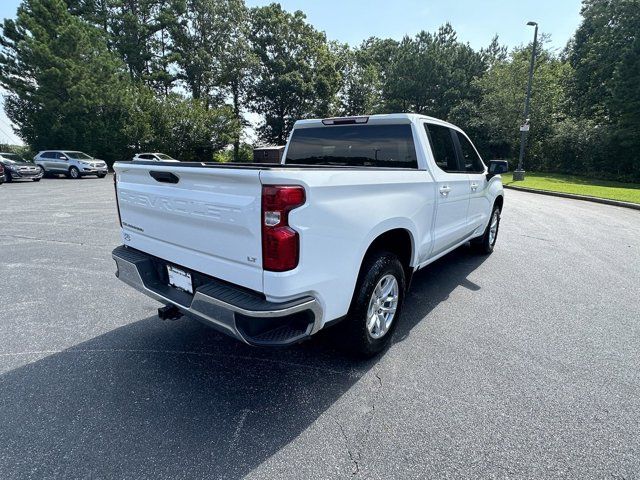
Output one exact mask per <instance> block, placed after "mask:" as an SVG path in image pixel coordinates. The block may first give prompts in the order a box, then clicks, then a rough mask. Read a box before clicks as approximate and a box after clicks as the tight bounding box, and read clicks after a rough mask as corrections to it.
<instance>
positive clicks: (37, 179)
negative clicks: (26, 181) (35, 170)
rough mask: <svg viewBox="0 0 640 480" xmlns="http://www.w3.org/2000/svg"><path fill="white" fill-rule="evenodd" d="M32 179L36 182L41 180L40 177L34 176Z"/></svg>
mask: <svg viewBox="0 0 640 480" xmlns="http://www.w3.org/2000/svg"><path fill="white" fill-rule="evenodd" d="M31 180H33V181H34V182H39V181H40V179H39V178H32V179H31Z"/></svg>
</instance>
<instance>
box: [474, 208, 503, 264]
mask: <svg viewBox="0 0 640 480" xmlns="http://www.w3.org/2000/svg"><path fill="white" fill-rule="evenodd" d="M499 229H500V207H499V206H498V205H494V207H493V211H492V212H491V218H490V219H489V223H488V224H487V228H486V229H485V231H484V233H483V234H482V236H481V237H478V238H474V239H473V240H472V241H471V244H472V246H473V247H474V248H475V249H476V251H477V252H478V253H481V254H483V255H489V254H490V253H492V252H493V247H494V246H495V244H496V240H498V230H499Z"/></svg>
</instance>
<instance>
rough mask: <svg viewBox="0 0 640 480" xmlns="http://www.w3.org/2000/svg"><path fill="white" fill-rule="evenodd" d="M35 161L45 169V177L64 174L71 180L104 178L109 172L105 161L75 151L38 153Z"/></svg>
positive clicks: (45, 151)
mask: <svg viewBox="0 0 640 480" xmlns="http://www.w3.org/2000/svg"><path fill="white" fill-rule="evenodd" d="M33 161H34V162H35V163H36V164H37V165H39V166H40V167H41V168H42V169H43V171H44V174H45V175H47V174H64V175H66V176H67V177H69V178H80V177H84V176H86V175H96V176H97V177H98V178H104V177H105V176H106V175H107V172H108V169H107V164H106V162H105V161H104V160H99V159H97V158H93V157H92V156H90V155H87V154H86V153H83V152H77V151H73V150H44V151H42V152H38V154H37V155H36V156H35V157H34V159H33Z"/></svg>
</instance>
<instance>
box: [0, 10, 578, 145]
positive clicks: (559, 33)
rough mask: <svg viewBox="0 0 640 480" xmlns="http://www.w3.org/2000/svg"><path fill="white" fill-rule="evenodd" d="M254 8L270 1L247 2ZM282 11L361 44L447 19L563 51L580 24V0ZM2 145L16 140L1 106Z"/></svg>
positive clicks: (503, 39)
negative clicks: (535, 28)
mask: <svg viewBox="0 0 640 480" xmlns="http://www.w3.org/2000/svg"><path fill="white" fill-rule="evenodd" d="M245 2H246V4H247V6H249V7H255V6H261V5H267V4H269V3H272V0H245ZM279 3H280V4H281V5H282V6H283V8H284V9H285V10H289V11H294V10H302V11H303V12H305V14H306V15H307V20H308V21H309V23H311V24H312V25H314V26H315V27H316V28H317V29H318V30H323V31H324V32H326V34H327V37H328V38H329V39H330V40H337V41H340V42H344V43H348V44H350V45H359V44H360V43H361V42H362V41H363V40H365V39H367V38H369V37H372V36H376V37H381V38H394V39H397V40H399V39H401V38H402V37H403V36H404V35H414V34H416V33H418V32H419V31H421V30H427V31H435V30H436V29H437V28H438V27H439V26H440V25H442V24H443V23H446V22H449V23H451V25H453V28H454V29H455V30H456V32H457V33H458V39H459V40H461V41H463V42H468V43H469V44H470V45H471V46H472V47H473V48H475V49H479V48H481V47H484V46H487V45H488V44H489V42H490V41H491V39H492V38H493V36H494V35H498V37H499V39H500V43H502V44H504V45H507V46H509V47H515V46H518V45H521V44H525V43H528V42H530V41H531V39H532V37H533V32H532V28H531V27H527V26H526V23H527V22H528V21H529V20H533V21H536V22H538V24H539V25H540V32H542V33H546V34H549V35H551V42H550V44H549V45H548V46H549V47H551V48H554V49H557V50H561V49H562V48H564V46H565V45H566V43H567V41H568V40H569V39H570V38H571V35H572V34H573V32H574V31H575V29H576V28H577V27H578V25H579V23H580V4H581V1H580V0H475V1H474V0H448V1H443V0H440V1H435V0H280V2H279ZM19 4H20V0H0V18H9V17H14V16H15V14H16V9H17V8H18V5H19ZM0 143H18V144H21V143H22V142H21V140H20V139H19V138H18V137H17V136H16V135H15V134H14V133H13V130H12V129H11V125H10V122H9V120H8V119H7V117H6V115H5V114H4V108H3V109H2V111H1V112H0Z"/></svg>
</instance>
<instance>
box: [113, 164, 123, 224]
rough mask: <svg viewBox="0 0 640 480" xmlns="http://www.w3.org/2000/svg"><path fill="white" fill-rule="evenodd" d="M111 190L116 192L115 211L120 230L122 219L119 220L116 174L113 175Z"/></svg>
mask: <svg viewBox="0 0 640 480" xmlns="http://www.w3.org/2000/svg"><path fill="white" fill-rule="evenodd" d="M113 189H114V190H115V192H116V210H118V223H119V224H120V228H122V218H120V204H119V203H118V183H117V181H116V174H115V172H114V173H113Z"/></svg>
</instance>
